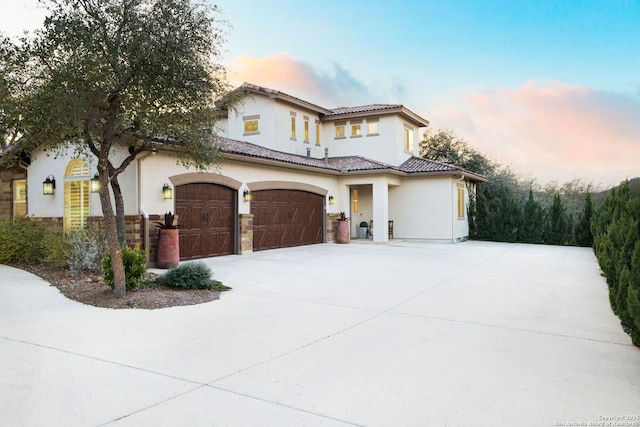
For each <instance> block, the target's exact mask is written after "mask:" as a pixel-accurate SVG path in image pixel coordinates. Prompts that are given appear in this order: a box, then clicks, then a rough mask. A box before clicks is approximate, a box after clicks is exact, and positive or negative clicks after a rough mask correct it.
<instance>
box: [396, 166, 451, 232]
mask: <svg viewBox="0 0 640 427" xmlns="http://www.w3.org/2000/svg"><path fill="white" fill-rule="evenodd" d="M452 187H455V185H454V184H453V183H452V179H451V177H433V178H429V179H419V178H418V179H416V178H404V179H403V180H402V185H401V186H398V187H392V188H391V189H390V190H389V219H391V220H393V221H394V237H395V238H396V239H425V240H434V241H449V242H451V241H452V240H453V235H454V224H453V220H454V219H455V220H456V221H457V218H454V215H457V211H455V210H453V208H454V207H455V206H457V205H455V199H454V197H453V191H452Z"/></svg>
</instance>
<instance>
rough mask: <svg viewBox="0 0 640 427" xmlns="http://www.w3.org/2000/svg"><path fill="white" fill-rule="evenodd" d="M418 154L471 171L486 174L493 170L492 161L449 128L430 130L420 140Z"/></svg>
mask: <svg viewBox="0 0 640 427" xmlns="http://www.w3.org/2000/svg"><path fill="white" fill-rule="evenodd" d="M420 155H421V156H422V157H424V158H426V159H429V160H435V161H437V162H443V163H449V164H452V165H455V166H459V167H461V168H464V169H467V170H469V171H471V172H475V173H479V174H481V175H487V174H489V173H490V172H492V171H493V170H494V165H493V163H492V162H491V161H490V160H489V159H488V158H487V157H485V156H484V155H482V154H481V153H479V152H478V151H477V150H475V149H474V148H473V147H471V146H470V145H469V143H468V142H467V141H465V140H464V139H462V138H461V137H459V136H457V135H456V134H455V133H454V132H453V131H452V130H451V129H439V130H438V131H437V132H435V133H433V132H431V130H429V129H427V131H426V132H425V133H424V135H423V139H422V141H420Z"/></svg>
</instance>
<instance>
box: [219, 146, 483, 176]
mask: <svg viewBox="0 0 640 427" xmlns="http://www.w3.org/2000/svg"><path fill="white" fill-rule="evenodd" d="M217 146H218V148H219V149H220V150H221V151H222V152H223V153H228V154H235V155H240V156H246V157H252V158H256V159H264V160H272V161H276V162H282V163H288V164H292V165H300V166H307V167H312V168H318V169H324V170H329V171H335V172H357V171H376V170H377V171H384V170H387V171H390V172H391V171H396V172H403V173H407V174H413V173H436V174H438V173H458V172H459V173H461V174H464V175H466V176H468V177H471V178H473V179H476V180H478V181H485V180H486V178H484V177H483V176H481V175H478V174H476V173H473V172H470V171H467V170H465V169H463V168H460V167H458V166H454V165H450V164H447V163H442V162H436V161H433V160H428V159H423V158H420V157H411V158H410V159H408V160H407V161H405V162H404V163H402V164H401V165H400V166H397V167H396V166H393V165H389V164H387V163H382V162H378V161H376V160H371V159H367V158H365V157H362V156H345V157H329V159H328V161H327V163H325V160H324V158H320V159H317V158H313V157H310V158H307V157H306V156H300V155H297V154H290V153H284V152H282V151H276V150H271V149H269V148H265V147H261V146H259V145H255V144H252V143H250V142H246V141H237V140H234V139H228V138H218V139H217Z"/></svg>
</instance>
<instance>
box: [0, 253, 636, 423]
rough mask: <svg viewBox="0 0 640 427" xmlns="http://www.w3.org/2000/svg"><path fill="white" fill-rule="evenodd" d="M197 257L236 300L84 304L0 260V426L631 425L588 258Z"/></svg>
mask: <svg viewBox="0 0 640 427" xmlns="http://www.w3.org/2000/svg"><path fill="white" fill-rule="evenodd" d="M205 262H206V263H207V264H208V265H210V266H211V267H212V269H213V271H214V273H215V277H216V278H218V279H219V280H221V281H223V282H224V283H225V284H227V285H229V286H232V287H233V290H232V291H231V292H228V293H225V294H223V295H222V297H221V299H220V300H218V301H213V302H210V303H207V304H202V305H198V306H190V307H174V308H168V309H162V310H138V309H132V310H110V309H101V308H96V307H91V306H85V305H82V304H79V303H76V302H74V301H70V300H67V299H66V298H65V297H64V296H62V295H61V294H60V293H59V292H58V290H57V289H56V288H54V287H51V286H49V285H48V284H47V283H46V282H44V281H42V280H40V279H39V278H37V277H35V276H32V275H30V274H29V273H26V272H23V271H20V270H16V269H13V268H10V267H6V266H0V360H1V361H2V363H1V364H0V425H3V426H14V425H20V426H43V425H47V426H57V425H60V426H63V425H64V426H70V425H74V426H99V425H109V426H143V425H154V426H157V425H163V426H164V425H166V426H187V425H188V426H192V425H196V426H199V425H202V426H227V425H228V426H247V425H260V426H339V425H367V426H499V425H505V426H549V427H551V426H560V425H606V422H609V421H612V422H613V424H609V425H616V424H615V422H619V423H621V422H627V423H629V424H618V425H629V426H640V349H638V348H636V347H633V346H632V345H631V342H630V339H629V337H628V336H627V335H626V334H625V333H624V332H622V330H621V328H620V325H619V321H618V319H617V318H616V317H615V316H614V315H613V314H612V312H611V310H610V308H609V302H608V296H607V287H606V283H605V281H604V279H603V278H602V277H601V276H600V270H599V268H598V265H597V262H596V260H595V258H594V256H593V253H592V251H591V250H590V249H582V248H564V247H549V246H536V245H512V244H498V243H483V242H467V243H463V244H456V245H436V244H419V243H407V242H394V243H390V244H386V245H374V244H365V243H356V242H352V243H351V244H349V245H337V244H324V245H313V246H307V247H299V248H291V249H281V250H272V251H266V252H259V253H255V254H253V255H249V256H242V257H241V256H228V257H221V258H213V259H208V260H205ZM616 417H617V420H616ZM621 417H628V418H627V419H622V418H621ZM633 417H636V418H633ZM571 423H574V424H571ZM577 423H583V424H577ZM589 423H591V424H589Z"/></svg>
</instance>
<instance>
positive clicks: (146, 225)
mask: <svg viewBox="0 0 640 427" xmlns="http://www.w3.org/2000/svg"><path fill="white" fill-rule="evenodd" d="M155 154H156V151H155V150H153V151H152V152H150V153H147V154H145V155H144V156H141V157H138V171H137V172H138V179H137V181H138V184H137V187H138V188H136V191H137V192H138V211H139V212H140V214H141V215H142V218H143V222H144V236H143V239H144V249H145V265H146V266H147V267H149V246H150V245H151V238H150V237H149V236H150V232H149V213H148V212H147V211H146V210H145V208H144V206H143V205H142V200H141V199H142V177H141V173H140V172H141V170H142V161H143V160H144V159H146V158H147V157H150V156H153V155H155Z"/></svg>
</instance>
